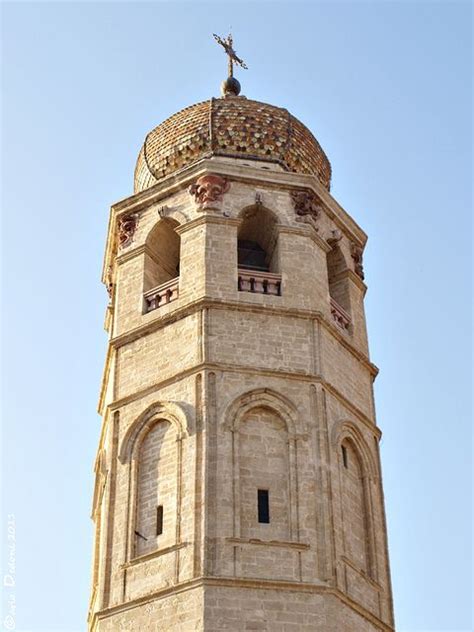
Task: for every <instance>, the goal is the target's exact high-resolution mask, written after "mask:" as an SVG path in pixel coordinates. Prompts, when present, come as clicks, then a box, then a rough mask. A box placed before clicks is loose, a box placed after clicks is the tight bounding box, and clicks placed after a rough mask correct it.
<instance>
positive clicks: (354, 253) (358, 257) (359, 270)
mask: <svg viewBox="0 0 474 632" xmlns="http://www.w3.org/2000/svg"><path fill="white" fill-rule="evenodd" d="M363 253H364V251H363V249H362V248H361V247H360V246H357V244H354V243H353V244H351V257H352V259H353V261H354V272H355V273H356V274H357V276H359V277H360V278H361V279H362V280H364V264H363Z"/></svg>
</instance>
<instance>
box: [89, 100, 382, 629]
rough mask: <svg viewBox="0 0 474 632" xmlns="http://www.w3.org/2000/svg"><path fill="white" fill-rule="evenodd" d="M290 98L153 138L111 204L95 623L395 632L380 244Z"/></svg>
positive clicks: (214, 105)
mask: <svg viewBox="0 0 474 632" xmlns="http://www.w3.org/2000/svg"><path fill="white" fill-rule="evenodd" d="M330 176H331V168H330V164H329V161H328V159H327V157H326V155H325V154H324V152H323V150H322V149H321V147H320V145H319V144H318V142H317V141H316V139H315V138H314V136H313V135H312V134H311V132H310V131H309V130H308V129H307V128H306V127H305V126H304V125H303V124H302V123H301V122H300V121H298V120H297V119H295V118H294V117H293V116H292V115H291V114H289V112H288V111H287V110H284V109H281V108H278V107H274V106H271V105H268V104H265V103H259V102H256V101H252V100H250V99H247V98H245V97H242V96H238V95H236V94H232V93H231V92H229V91H228V92H227V93H226V94H225V96H223V97H222V98H219V99H211V100H210V101H206V102H203V103H198V104H196V105H193V106H190V107H188V108H186V109H185V110H183V111H181V112H178V113H177V114H175V115H174V116H172V117H171V118H170V119H168V120H167V121H165V122H164V123H162V124H161V125H159V126H158V127H157V128H155V129H154V130H152V131H151V132H150V133H149V134H148V135H147V137H146V140H145V143H144V145H143V147H142V150H141V151H140V154H139V157H138V161H137V167H136V171H135V193H134V195H132V196H131V197H130V198H127V199H125V200H123V201H121V202H119V203H117V204H115V205H114V206H113V207H112V209H111V217H110V223H109V233H108V238H107V245H106V255H105V264H104V275H103V280H104V283H105V284H106V286H107V289H108V292H109V297H110V301H109V305H108V307H107V313H106V329H107V331H108V334H109V346H108V352H107V358H106V363H105V370H104V378H103V383H102V390H101V396H100V404H99V408H100V412H101V414H102V416H103V429H102V433H101V438H100V444H99V449H98V454H97V461H96V488H95V493H94V502H93V519H94V522H95V554H94V566H93V577H92V593H91V601H90V611H89V629H90V630H93V631H97V632H117V631H119V630H124V631H126V632H142V631H144V630H157V631H158V630H159V631H162V632H164V631H168V630H169V631H174V630H176V631H189V632H192V631H196V630H202V631H213V632H220V631H221V630H229V631H233V632H242V631H245V630H253V631H255V630H259V631H268V632H270V631H271V632H278V631H281V632H286V631H302V632H306V631H307V632H309V631H311V632H314V631H321V632H358V631H360V632H381V631H389V630H393V629H394V627H393V625H394V624H393V614H392V602H391V589H390V575H389V563H388V555H387V539H386V526H385V516H384V506H383V493H382V481H381V470H380V461H379V447H378V444H379V439H380V430H379V429H378V427H377V425H376V422H375V416H374V402H373V390H372V383H373V380H374V378H375V376H376V373H377V369H376V367H375V366H374V365H373V364H372V363H371V361H370V359H369V353H368V345H367V335H366V327H365V316H364V295H365V292H366V286H365V284H364V280H363V278H364V276H363V270H362V253H363V249H364V246H365V243H366V239H367V237H366V235H365V234H364V232H363V231H362V230H361V228H360V227H359V226H358V225H357V224H356V223H355V221H354V220H353V219H352V218H351V217H350V216H349V215H348V214H347V213H346V212H345V211H344V210H343V209H342V208H341V207H340V206H339V204H337V202H336V201H335V200H334V199H333V198H332V197H331V195H330V193H329V184H330Z"/></svg>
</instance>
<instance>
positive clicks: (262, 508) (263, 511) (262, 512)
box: [257, 489, 270, 524]
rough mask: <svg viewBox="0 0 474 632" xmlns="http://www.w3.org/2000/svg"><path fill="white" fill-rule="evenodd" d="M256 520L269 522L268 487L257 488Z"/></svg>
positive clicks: (264, 522)
mask: <svg viewBox="0 0 474 632" xmlns="http://www.w3.org/2000/svg"><path fill="white" fill-rule="evenodd" d="M257 498H258V521H259V522H261V523H263V524H269V522H270V503H269V497H268V489H259V490H258V494H257Z"/></svg>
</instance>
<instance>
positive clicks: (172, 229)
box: [143, 218, 181, 311]
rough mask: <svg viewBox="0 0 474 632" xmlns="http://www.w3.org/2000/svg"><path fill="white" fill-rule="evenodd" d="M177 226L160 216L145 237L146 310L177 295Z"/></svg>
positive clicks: (179, 243) (178, 240) (179, 245)
mask: <svg viewBox="0 0 474 632" xmlns="http://www.w3.org/2000/svg"><path fill="white" fill-rule="evenodd" d="M177 226H178V222H176V221H175V220H173V219H169V218H166V219H162V220H160V221H159V222H158V223H157V224H156V226H155V227H154V228H153V229H152V230H151V231H150V234H149V235H148V237H147V239H146V242H145V262H144V271H143V274H144V278H143V290H144V293H145V311H150V310H151V309H155V308H156V307H159V306H160V305H161V304H163V303H168V302H170V300H174V299H175V298H177V296H178V277H179V259H180V247H181V239H180V236H179V235H178V233H177V232H176V227H177ZM155 290H157V291H155ZM160 290H162V291H160Z"/></svg>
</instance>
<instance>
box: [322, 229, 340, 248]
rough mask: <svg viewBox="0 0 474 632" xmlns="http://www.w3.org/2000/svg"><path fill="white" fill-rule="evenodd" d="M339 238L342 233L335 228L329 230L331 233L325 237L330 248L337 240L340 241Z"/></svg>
mask: <svg viewBox="0 0 474 632" xmlns="http://www.w3.org/2000/svg"><path fill="white" fill-rule="evenodd" d="M341 239H342V233H341V231H340V230H338V229H337V228H336V230H332V231H331V234H330V235H329V237H328V238H327V239H326V241H327V242H328V244H329V246H331V248H334V246H335V245H336V244H337V242H338V241H341Z"/></svg>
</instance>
